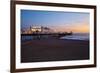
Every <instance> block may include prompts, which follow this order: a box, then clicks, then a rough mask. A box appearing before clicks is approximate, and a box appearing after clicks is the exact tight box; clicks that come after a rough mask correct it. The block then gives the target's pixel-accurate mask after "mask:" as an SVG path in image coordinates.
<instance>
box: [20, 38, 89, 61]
mask: <svg viewBox="0 0 100 73" xmlns="http://www.w3.org/2000/svg"><path fill="white" fill-rule="evenodd" d="M85 59H89V41H81V40H61V39H45V40H43V39H41V40H31V41H25V42H22V44H21V62H43V61H64V60H85Z"/></svg>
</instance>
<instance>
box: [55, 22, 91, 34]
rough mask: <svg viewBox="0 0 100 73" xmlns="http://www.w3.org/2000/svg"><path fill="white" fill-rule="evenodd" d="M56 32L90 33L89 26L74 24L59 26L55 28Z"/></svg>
mask: <svg viewBox="0 0 100 73" xmlns="http://www.w3.org/2000/svg"><path fill="white" fill-rule="evenodd" d="M53 29H54V30H55V32H70V31H72V32H74V33H89V25H88V24H86V23H85V24H84V23H83V24H81V25H80V24H74V25H71V26H59V27H53Z"/></svg>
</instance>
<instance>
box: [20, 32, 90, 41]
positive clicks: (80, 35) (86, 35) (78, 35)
mask: <svg viewBox="0 0 100 73" xmlns="http://www.w3.org/2000/svg"><path fill="white" fill-rule="evenodd" d="M33 38H34V39H35V38H36V37H33V36H21V40H22V41H25V40H32V39H33ZM60 39H71V40H89V33H73V34H72V35H66V36H64V37H61V38H60Z"/></svg>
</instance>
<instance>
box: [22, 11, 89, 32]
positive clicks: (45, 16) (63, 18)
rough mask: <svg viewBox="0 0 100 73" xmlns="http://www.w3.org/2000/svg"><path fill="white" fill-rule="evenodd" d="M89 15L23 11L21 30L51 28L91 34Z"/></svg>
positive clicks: (59, 30) (58, 30)
mask: <svg viewBox="0 0 100 73" xmlns="http://www.w3.org/2000/svg"><path fill="white" fill-rule="evenodd" d="M89 17H90V14H89V13H83V12H81V13H80V12H61V11H39V10H21V29H27V28H29V27H30V26H44V27H49V28H51V29H53V30H54V31H57V32H67V31H72V32H76V33H88V32H89V20H90V18H89Z"/></svg>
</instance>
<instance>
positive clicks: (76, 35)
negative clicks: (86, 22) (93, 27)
mask: <svg viewBox="0 0 100 73" xmlns="http://www.w3.org/2000/svg"><path fill="white" fill-rule="evenodd" d="M60 39H71V40H89V33H73V34H72V35H67V36H64V37H61V38H60Z"/></svg>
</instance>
